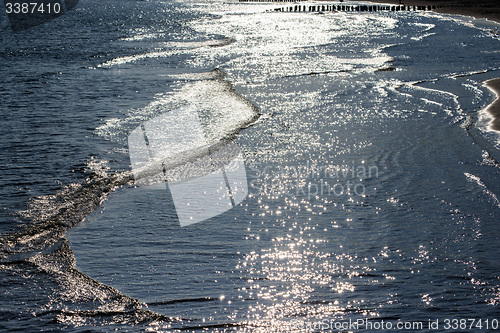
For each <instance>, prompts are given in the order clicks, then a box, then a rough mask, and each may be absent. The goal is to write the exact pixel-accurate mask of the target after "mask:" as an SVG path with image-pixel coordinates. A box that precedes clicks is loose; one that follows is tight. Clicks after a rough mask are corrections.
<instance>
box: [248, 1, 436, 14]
mask: <svg viewBox="0 0 500 333" xmlns="http://www.w3.org/2000/svg"><path fill="white" fill-rule="evenodd" d="M245 1H246V0H242V2H245ZM432 9H436V6H385V5H355V6H345V5H328V4H326V5H312V6H310V5H307V6H305V5H295V6H291V7H282V8H274V10H271V11H275V12H334V11H342V12H378V11H393V12H399V11H417V10H432Z"/></svg>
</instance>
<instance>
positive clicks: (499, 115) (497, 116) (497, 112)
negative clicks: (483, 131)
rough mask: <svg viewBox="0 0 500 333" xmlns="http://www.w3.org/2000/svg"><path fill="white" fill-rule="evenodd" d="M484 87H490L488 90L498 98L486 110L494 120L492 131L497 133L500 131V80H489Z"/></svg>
mask: <svg viewBox="0 0 500 333" xmlns="http://www.w3.org/2000/svg"><path fill="white" fill-rule="evenodd" d="M484 85H485V86H486V87H488V89H490V90H491V91H493V92H494V93H495V94H496V96H497V99H496V100H495V101H494V102H493V103H491V104H490V105H488V107H487V108H486V110H487V111H488V112H489V113H490V114H491V115H492V116H493V118H494V119H493V120H492V121H491V124H490V126H491V129H493V130H495V131H500V99H499V98H498V96H500V78H498V79H493V80H488V81H486V82H485V83H484Z"/></svg>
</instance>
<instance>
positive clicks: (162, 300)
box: [0, 1, 500, 332]
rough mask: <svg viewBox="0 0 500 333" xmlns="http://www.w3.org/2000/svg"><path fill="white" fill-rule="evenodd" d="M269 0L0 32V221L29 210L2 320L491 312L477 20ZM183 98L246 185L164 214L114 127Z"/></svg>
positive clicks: (258, 320)
mask: <svg viewBox="0 0 500 333" xmlns="http://www.w3.org/2000/svg"><path fill="white" fill-rule="evenodd" d="M268 8H273V5H262V4H259V5H252V4H234V3H201V2H200V3H198V2H192V3H191V2H190V3H177V2H156V1H152V2H118V1H110V2H106V4H105V5H103V4H102V3H100V2H95V1H84V2H83V3H82V2H80V3H79V5H78V7H77V8H75V10H73V11H72V12H69V13H67V14H65V15H64V16H62V17H61V18H59V19H57V20H54V21H52V22H50V23H47V24H46V25H43V26H40V27H38V28H34V29H32V30H30V33H28V32H26V33H18V34H16V35H13V34H12V33H9V31H8V29H7V28H5V29H4V30H3V32H2V39H3V40H2V43H1V45H2V46H1V50H2V60H3V61H4V63H7V64H8V66H5V67H3V68H2V69H1V71H2V75H1V76H0V77H2V80H3V81H2V87H3V91H2V93H1V94H2V104H3V103H5V105H6V107H5V108H2V113H3V114H4V117H5V119H6V120H5V124H6V126H5V127H4V129H3V131H4V137H5V138H6V140H4V141H3V143H2V145H3V146H2V148H3V149H2V150H1V151H2V153H1V154H2V155H1V156H0V158H1V159H2V165H4V168H5V170H4V171H5V173H4V177H3V178H4V185H3V186H2V188H1V190H0V191H2V194H3V196H2V206H3V208H4V209H3V211H2V212H1V214H2V221H5V223H4V224H3V227H2V231H3V232H7V231H9V230H11V228H13V227H14V226H16V225H19V224H22V223H28V224H32V223H33V222H32V221H34V222H35V223H34V224H33V226H32V227H28V228H27V229H26V230H27V231H24V232H19V233H17V234H10V235H5V234H4V237H3V238H2V247H3V250H2V251H3V253H2V258H3V259H2V263H1V266H0V267H1V272H2V280H3V282H4V283H2V284H3V285H4V286H6V287H2V288H1V289H0V290H1V292H2V297H3V298H4V299H5V300H6V301H5V303H4V304H2V309H1V313H2V314H1V315H2V317H3V318H5V320H2V323H1V324H0V325H2V326H3V328H4V329H7V330H11V329H16V328H20V327H23V328H25V329H27V330H37V329H39V328H40V327H43V328H44V329H46V330H58V329H60V328H69V329H72V330H82V331H84V330H86V329H90V330H92V331H93V330H95V331H109V330H112V329H117V330H123V331H143V330H152V331H155V330H156V331H162V330H163V331H175V330H187V331H194V330H202V329H206V330H209V331H246V330H247V331H263V332H276V331H289V330H293V329H299V330H303V331H314V329H316V330H317V331H321V330H326V328H331V327H330V326H328V325H332V324H331V323H335V322H337V323H344V322H348V321H349V320H351V321H356V320H363V319H369V322H370V323H371V324H375V325H376V324H380V323H381V321H382V320H384V321H385V322H391V323H393V324H394V325H396V323H398V322H406V321H408V322H418V323H422V325H424V326H423V328H427V329H428V328H429V327H428V323H429V320H431V321H435V320H439V322H440V325H441V326H440V327H439V328H440V329H441V330H444V329H445V326H444V325H445V321H446V319H464V318H465V319H467V318H476V319H479V318H481V319H483V320H486V319H488V320H490V323H491V321H492V320H496V319H498V303H499V297H500V295H499V293H498V290H499V288H500V286H499V283H498V281H499V276H498V271H499V270H498V268H499V264H500V263H499V262H498V260H497V259H495V258H497V257H498V255H497V254H498V252H499V251H498V250H497V248H498V246H497V245H498V243H499V238H498V234H499V233H498V231H499V226H498V217H499V209H500V200H499V198H498V196H499V195H500V193H499V189H500V178H499V172H500V169H499V164H498V163H497V160H498V158H499V151H498V147H497V144H498V137H497V135H496V133H494V132H490V131H488V129H487V118H488V117H487V115H486V114H484V113H481V110H482V109H483V108H484V107H485V106H486V105H487V104H488V103H489V102H491V101H492V98H493V97H492V95H491V93H490V92H489V91H488V90H487V89H485V88H484V87H483V86H482V85H481V82H482V81H484V80H486V79H489V78H493V77H497V76H498V64H499V63H500V62H499V57H500V53H498V52H497V51H498V49H499V47H500V42H499V40H498V37H497V36H495V35H493V34H491V33H490V32H489V29H490V28H491V24H490V23H484V22H469V21H467V20H465V21H464V20H462V19H459V18H456V17H448V16H439V15H435V14H431V13H418V12H417V13H413V12H398V13H392V12H388V13H347V12H346V13H326V14H323V15H320V14H313V13H264V11H265V10H266V9H268ZM56 50H57V51H56ZM389 66H393V68H394V70H383V71H380V69H387V68H390V67H389ZM215 69H218V70H216V71H214V70H215ZM417 82H418V83H417ZM232 87H234V91H232ZM186 105H188V106H194V107H195V108H197V109H199V110H201V111H200V119H201V120H200V121H201V123H203V126H204V129H205V130H206V134H207V137H208V138H210V140H215V141H216V140H220V139H222V138H227V137H228V135H230V134H231V133H237V134H236V135H235V137H233V139H234V141H233V144H235V145H236V146H237V147H238V148H239V149H240V150H241V152H242V155H243V156H244V160H245V166H246V174H247V180H248V196H247V197H246V199H245V200H244V201H243V202H241V203H240V204H239V205H237V206H236V207H234V208H232V209H230V210H227V211H226V212H224V213H223V214H221V215H218V216H215V217H213V218H210V219H208V220H205V221H203V222H200V223H196V224H192V225H189V226H186V227H181V226H180V224H179V219H178V217H177V214H178V211H176V207H175V205H174V201H175V199H176V193H175V192H173V191H172V187H171V186H172V184H166V186H165V184H163V185H162V184H161V183H160V184H157V186H154V187H144V186H135V185H134V183H133V181H132V180H131V179H132V173H131V168H130V158H129V152H128V147H129V146H128V140H127V139H128V135H129V134H130V133H131V131H132V130H134V129H135V128H137V127H138V126H140V125H141V124H144V123H146V122H147V121H148V120H152V119H156V117H158V116H160V115H162V114H165V113H166V112H169V111H171V110H176V109H179V108H182V107H185V106H186ZM255 108H257V109H258V113H259V115H260V117H259V119H258V120H256V121H255V118H254V116H255ZM250 121H254V122H253V123H252V125H251V126H249V127H246V123H247V122H250ZM243 125H245V127H246V128H244V129H240V127H241V126H243ZM169 130H170V129H169ZM165 149H169V147H168V146H165ZM179 157H182V156H179ZM71 183H72V184H74V185H71V186H69V187H66V188H63V189H62V190H61V189H60V187H61V185H63V186H64V185H68V184H71ZM158 185H162V186H158ZM108 193H110V194H109V195H108ZM40 196H43V197H40ZM30 198H32V199H31V200H29V199H30ZM33 198H35V199H33ZM26 203H28V206H27V208H25V207H26ZM94 209H95V211H94V212H93V213H91V212H92V211H93V210H94ZM20 210H23V212H22V213H21V214H18V213H16V212H18V211H20ZM82 219H83V222H82V223H79V222H80V221H81V220H82ZM73 226H74V227H73ZM71 227H73V228H71ZM70 228H71V229H70ZM68 230H69V231H68ZM66 231H68V232H67V234H66ZM66 239H67V240H68V242H67V241H66ZM75 259H76V263H75V262H74V260H75ZM74 265H76V266H74ZM75 267H76V268H77V269H78V271H77V270H75ZM26 294H27V295H26ZM14 319H15V320H16V321H13V320H14ZM318 323H319V324H323V325H327V324H328V325H327V326H328V327H326V326H323V327H321V326H317V325H319V324H318ZM315 324H316V326H314V325H315ZM426 325H427V326H426ZM475 328H476V329H477V327H475ZM366 329H367V327H362V326H360V327H356V328H355V329H353V331H363V330H366ZM337 330H339V329H337ZM384 330H386V331H389V329H388V328H387V327H385V329H382V331H384ZM473 330H474V329H469V330H468V331H473Z"/></svg>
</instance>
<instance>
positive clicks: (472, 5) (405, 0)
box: [373, 0, 500, 23]
mask: <svg viewBox="0 0 500 333" xmlns="http://www.w3.org/2000/svg"><path fill="white" fill-rule="evenodd" d="M373 2H376V3H389V4H394V5H398V4H403V5H406V6H423V5H425V6H436V9H434V10H433V11H435V12H437V13H443V14H458V15H467V16H474V17H477V18H486V19H489V20H492V21H496V22H498V23H500V1H492V0H485V1H473V0H436V1H429V0H402V1H401V2H400V1H399V0H373Z"/></svg>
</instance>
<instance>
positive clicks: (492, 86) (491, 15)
mask: <svg viewBox="0 0 500 333" xmlns="http://www.w3.org/2000/svg"><path fill="white" fill-rule="evenodd" d="M370 2H373V3H385V4H391V5H400V4H401V5H406V6H424V5H425V6H429V5H432V6H436V7H437V8H436V9H433V10H432V12H435V13H439V14H451V15H463V16H469V17H473V18H476V19H487V20H491V21H494V22H496V23H498V24H500V3H497V2H494V1H491V0H490V1H484V2H483V3H481V4H480V5H479V4H477V2H476V3H474V2H473V1H472V0H438V1H429V0H402V1H401V2H400V1H399V0H371V1H370ZM496 33H497V34H498V33H499V32H498V30H497V32H496ZM483 86H484V87H486V88H488V89H489V90H490V91H491V92H492V93H493V94H494V95H495V96H496V98H495V100H494V101H493V102H491V103H490V104H488V105H487V106H486V107H485V108H484V109H483V110H484V111H486V112H487V113H488V114H489V115H490V116H491V120H490V121H489V124H488V128H489V129H490V130H493V131H495V132H500V77H498V78H495V79H489V80H486V81H483ZM483 110H481V111H483Z"/></svg>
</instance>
